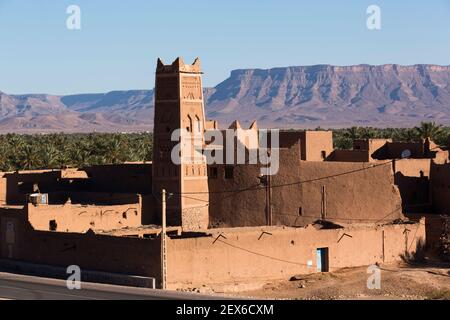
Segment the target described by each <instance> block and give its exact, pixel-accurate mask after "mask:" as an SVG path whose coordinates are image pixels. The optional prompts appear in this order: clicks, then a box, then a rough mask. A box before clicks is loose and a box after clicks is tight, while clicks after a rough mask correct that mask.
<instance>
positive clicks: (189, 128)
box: [186, 115, 192, 132]
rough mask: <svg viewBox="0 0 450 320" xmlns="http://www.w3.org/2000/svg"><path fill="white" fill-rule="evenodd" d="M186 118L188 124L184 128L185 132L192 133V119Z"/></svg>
mask: <svg viewBox="0 0 450 320" xmlns="http://www.w3.org/2000/svg"><path fill="white" fill-rule="evenodd" d="M187 117H188V124H187V127H186V130H187V132H192V118H191V116H190V115H188V116H187Z"/></svg>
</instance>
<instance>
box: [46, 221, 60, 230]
mask: <svg viewBox="0 0 450 320" xmlns="http://www.w3.org/2000/svg"><path fill="white" fill-rule="evenodd" d="M48 229H49V230H50V231H56V229H58V224H57V223H56V220H50V222H49V223H48Z"/></svg>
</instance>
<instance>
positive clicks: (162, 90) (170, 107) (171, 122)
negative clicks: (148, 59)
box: [152, 58, 209, 231]
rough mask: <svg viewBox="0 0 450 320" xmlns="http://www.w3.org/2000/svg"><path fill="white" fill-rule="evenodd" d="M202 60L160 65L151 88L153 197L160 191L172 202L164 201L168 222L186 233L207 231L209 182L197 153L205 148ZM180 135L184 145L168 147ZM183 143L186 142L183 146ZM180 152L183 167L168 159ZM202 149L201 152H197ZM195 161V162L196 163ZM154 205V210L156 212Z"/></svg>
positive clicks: (202, 162) (175, 142) (203, 164)
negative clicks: (173, 135) (179, 131)
mask: <svg viewBox="0 0 450 320" xmlns="http://www.w3.org/2000/svg"><path fill="white" fill-rule="evenodd" d="M201 75H202V72H201V70H200V60H199V59H198V58H197V59H196V60H195V61H194V63H193V64H192V65H190V64H185V63H184V62H183V60H182V59H181V58H177V59H176V60H175V61H174V62H173V63H172V64H171V65H164V63H163V62H162V61H161V60H160V59H158V66H157V68H156V82H155V118H154V129H153V140H154V142H153V150H154V151H153V165H152V168H153V179H152V184H153V193H154V194H155V195H159V194H160V193H161V190H162V189H166V191H167V192H168V193H169V194H170V193H173V196H170V197H169V199H168V200H167V222H168V224H169V225H172V226H182V227H183V230H184V231H195V230H203V229H207V228H208V223H209V215H208V212H209V210H208V208H209V207H208V200H209V194H208V176H207V164H206V159H205V158H204V157H203V156H202V155H201V154H200V153H195V147H194V142H195V146H197V149H202V148H203V146H204V130H205V108H204V103H203V87H202V77H201ZM179 129H181V130H182V132H183V131H184V137H186V138H185V139H184V141H185V143H180V141H179V140H176V141H172V134H173V133H174V131H175V130H179ZM186 141H187V142H186ZM177 146H178V148H179V151H180V155H181V159H182V161H181V163H179V162H177V161H174V159H173V157H172V153H173V150H174V148H176V147H177ZM199 146H200V148H199ZM194 157H195V159H194ZM160 208H161V207H160V204H159V203H156V206H155V209H156V210H159V211H158V212H157V214H160Z"/></svg>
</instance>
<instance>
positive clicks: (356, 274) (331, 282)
mask: <svg viewBox="0 0 450 320" xmlns="http://www.w3.org/2000/svg"><path fill="white" fill-rule="evenodd" d="M380 269H381V289H372V290H370V289H368V288H367V280H368V278H369V277H370V275H371V274H368V273H367V267H361V268H351V269H342V270H339V271H337V272H332V273H319V274H311V275H304V276H302V275H298V276H295V277H293V278H292V279H291V280H285V281H276V282H270V283H267V284H264V285H262V287H261V286H260V287H259V288H258V289H255V288H253V289H250V290H247V291H240V292H233V293H231V292H228V294H232V295H235V296H239V297H248V298H258V299H298V300H324V299H327V300H329V299H331V300H346V299H359V300H410V299H414V300H416V299H420V300H422V299H445V300H450V265H443V264H442V263H439V264H431V263H427V264H414V265H411V264H405V263H398V264H391V265H382V266H380Z"/></svg>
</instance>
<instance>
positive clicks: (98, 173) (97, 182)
mask: <svg viewBox="0 0 450 320" xmlns="http://www.w3.org/2000/svg"><path fill="white" fill-rule="evenodd" d="M83 170H85V171H86V172H87V174H88V176H89V177H90V179H89V182H88V183H87V184H86V185H82V186H80V187H81V188H80V190H83V191H97V192H115V193H139V194H151V192H152V164H151V163H126V164H118V165H103V166H92V167H87V168H83ZM81 182H83V181H81Z"/></svg>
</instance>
